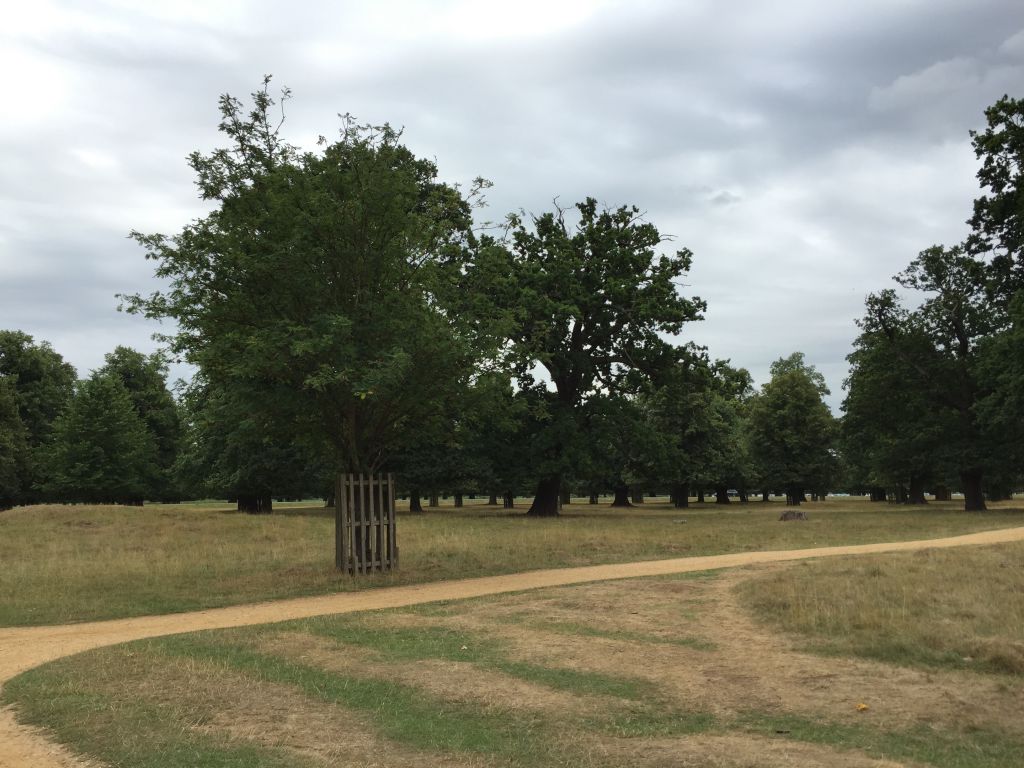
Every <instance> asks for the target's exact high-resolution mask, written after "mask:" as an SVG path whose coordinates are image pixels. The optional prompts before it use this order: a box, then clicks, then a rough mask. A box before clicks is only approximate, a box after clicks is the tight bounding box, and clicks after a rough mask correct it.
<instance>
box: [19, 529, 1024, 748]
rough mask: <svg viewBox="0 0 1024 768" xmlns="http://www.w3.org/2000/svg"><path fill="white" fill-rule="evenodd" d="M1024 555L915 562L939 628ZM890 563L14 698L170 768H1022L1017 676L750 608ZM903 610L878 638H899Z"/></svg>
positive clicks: (88, 669) (192, 638) (54, 683)
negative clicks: (825, 632)
mask: <svg viewBox="0 0 1024 768" xmlns="http://www.w3.org/2000/svg"><path fill="white" fill-rule="evenodd" d="M1022 555H1024V546H1021V545H1017V546H1016V547H993V548H985V549H982V548H964V549H957V550H950V551H948V552H942V553H939V552H933V553H930V554H929V555H928V556H921V557H917V558H916V559H915V557H914V556H913V555H910V556H906V557H905V558H903V559H905V560H907V561H908V562H907V563H904V566H903V571H907V570H909V569H910V568H911V566H913V567H915V568H918V567H919V571H916V573H918V575H919V577H920V578H921V579H922V580H930V582H931V583H930V587H931V589H930V593H931V594H932V595H933V596H934V599H932V600H931V601H929V602H928V603H927V604H926V605H925V606H923V607H922V608H921V609H920V611H919V617H920V619H921V620H923V621H925V622H939V623H943V621H944V619H945V618H947V617H950V616H956V615H958V613H959V612H961V611H962V610H963V608H964V606H965V605H967V604H968V603H969V602H970V601H969V600H967V601H965V600H964V599H963V597H962V596H961V595H960V594H959V593H960V587H959V586H958V585H959V584H960V582H962V581H964V580H965V574H968V573H975V574H981V573H983V572H985V571H987V570H990V569H992V568H999V567H1000V566H999V564H1000V563H1003V562H1006V563H1012V564H1015V565H1008V566H1007V567H1005V568H1002V569H1001V570H1004V571H1009V570H1012V568H1015V567H1018V566H1019V565H1020V563H1021V557H1022ZM889 559H900V558H888V557H886V558H865V559H864V560H859V559H850V560H847V561H843V562H836V563H831V562H829V563H815V564H812V565H811V566H808V567H804V566H802V565H800V564H789V565H784V566H783V565H780V566H761V567H758V568H754V569H744V570H734V571H728V572H722V573H719V574H715V575H711V576H708V575H702V576H701V577H699V578H695V577H692V576H691V577H688V578H659V579H647V580H632V581H615V582H603V583H594V584H587V585H580V586H574V587H563V588H557V589H545V590H540V591H536V592H529V593H520V594H512V595H505V596H502V597H497V598H479V599H474V600H469V601H463V602H453V603H445V604H439V605H433V606H422V607H418V608H409V609H403V610H394V611H385V612H377V613H371V614H365V615H344V616H337V617H319V618H315V619H306V620H301V621H294V622H288V623H286V624H276V625H268V626H263V627H251V628H242V629H233V630H225V631H218V632H204V633H198V634H194V635H187V636H180V637H176V638H164V639H156V640H149V641H141V642H137V643H132V644H129V645H125V646H119V647H115V648H108V649H102V650H98V651H91V652H88V653H86V654H81V655H79V656H77V657H72V658H68V659H63V660H61V661H59V662H55V663H53V664H50V665H46V666H44V667H42V668H39V669H37V670H33V671H31V672H29V673H26V674H25V675H23V676H21V677H20V678H18V679H16V680H14V681H12V682H11V683H10V684H9V686H8V688H7V689H5V691H4V695H5V696H6V697H8V698H9V699H10V700H13V701H14V702H15V703H16V704H17V706H18V707H19V712H20V713H21V714H22V716H23V717H25V718H26V719H29V720H30V721H31V722H34V723H36V724H38V725H42V726H45V727H48V728H51V729H53V731H54V732H55V733H57V734H58V736H59V737H60V738H61V739H62V740H63V741H65V742H67V743H70V744H71V745H72V746H74V747H75V748H77V749H79V750H82V751H83V752H85V753H86V754H89V755H92V756H94V757H98V758H101V759H106V760H108V761H110V762H113V763H115V764H120V763H118V761H121V762H123V763H126V764H132V765H146V766H152V767H153V768H158V767H162V766H165V765H166V766H168V768H169V766H171V765H175V764H176V763H174V762H172V761H170V760H169V759H168V760H165V759H164V757H163V755H164V754H169V755H172V756H175V759H177V758H180V756H181V755H183V754H194V755H197V756H200V757H196V758H194V759H193V760H192V761H191V762H188V763H187V764H189V765H195V766H197V768H199V767H200V766H204V767H206V768H209V767H210V766H221V765H224V766H227V765H240V764H246V765H266V766H276V765H295V766H307V765H308V766H327V765H331V766H341V767H344V766H365V765H379V766H403V765H413V766H416V765H451V766H481V768H483V767H484V766H531V767H533V766H538V767H540V768H544V767H546V766H550V767H551V768H554V767H555V766H566V765H572V766H580V767H582V768H588V767H589V768H617V767H619V766H622V767H624V766H636V765H639V766H650V767H651V768H654V766H666V765H672V766H694V767H696V766H720V767H722V768H740V767H741V766H754V765H756V766H774V767H776V768H784V767H785V766H821V768H825V766H830V767H831V766H836V767H838V768H860V767H861V766H870V767H872V768H883V767H885V768H892V767H893V766H897V765H906V764H913V765H933V766H938V767H940V768H1017V766H1018V765H1019V755H1020V754H1021V753H1022V751H1024V723H1022V722H1021V720H1020V717H1019V714H1020V712H1021V711H1024V684H1022V683H1021V681H1019V680H1017V679H1016V678H1014V677H1007V676H1005V675H986V674H978V673H977V672H975V671H964V670H951V669H945V668H930V669H927V670H921V669H917V668H913V667H909V668H906V667H897V666H893V665H892V664H889V663H882V662H879V661H876V660H864V659H857V658H844V657H839V656H821V655H815V654H808V653H805V652H802V651H800V650H794V648H793V644H792V642H791V641H790V639H789V636H787V635H782V634H779V633H778V632H777V630H775V629H774V628H773V626H771V625H768V624H765V623H763V622H760V621H758V620H756V619H754V618H753V617H751V616H750V615H748V614H747V612H746V611H745V610H744V609H743V608H742V603H741V599H740V595H741V592H744V590H745V589H746V588H745V587H744V583H745V582H748V581H749V582H750V583H751V584H752V585H753V586H751V587H750V589H751V590H753V591H754V592H758V593H759V592H760V591H761V590H762V589H763V588H764V587H765V585H770V584H773V583H774V582H776V581H778V582H779V583H800V582H807V581H811V580H814V579H812V576H813V575H814V573H815V570H814V569H817V568H819V567H821V566H826V565H827V566H829V567H832V566H835V567H836V568H839V569H842V568H847V569H849V568H855V567H859V566H860V564H861V563H864V564H866V567H868V568H873V567H874V566H875V564H876V561H879V560H883V561H884V560H889ZM901 572H902V571H901ZM873 578H878V577H873ZM904 580H906V579H905V578H904ZM973 581H976V582H977V581H981V579H980V578H979V577H978V576H975V578H974V579H973ZM827 582H828V579H827V578H824V577H822V579H821V580H820V583H827ZM988 584H989V590H990V591H991V592H992V593H994V595H993V597H992V598H991V602H992V603H993V604H998V603H999V602H1002V603H1004V604H1006V603H1009V602H1012V601H1014V600H1016V601H1017V602H1019V595H1020V594H1021V591H1020V587H1021V585H1020V584H1019V582H1018V581H1016V580H1015V579H1013V578H1006V579H1002V578H999V579H990V580H989V581H988ZM869 602H871V601H869ZM894 615H895V614H888V616H889V618H885V619H884V620H882V622H881V624H879V631H881V632H883V633H884V632H889V631H891V629H892V628H891V626H890V624H891V621H892V616H894ZM975 618H977V615H975ZM997 625H998V622H996V623H994V624H990V623H988V622H987V620H986V621H982V622H979V623H971V622H970V621H968V622H966V623H965V624H964V626H963V627H961V630H960V631H961V634H963V635H964V636H968V635H972V634H973V635H974V636H976V637H978V638H985V637H990V636H991V635H989V634H988V631H989V629H990V628H992V627H993V626H995V627H996V628H997V629H998V626H997ZM843 626H846V625H843ZM673 638H690V639H692V640H694V641H696V642H692V643H682V644H680V643H674V642H672V640H673ZM861 703H866V704H867V705H868V706H867V708H866V709H860V708H859V707H858V704H861ZM190 750H191V751H190ZM231 760H235V761H236V762H231ZM161 761H163V762H161ZM177 764H186V763H177Z"/></svg>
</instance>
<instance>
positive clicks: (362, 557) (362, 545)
mask: <svg viewBox="0 0 1024 768" xmlns="http://www.w3.org/2000/svg"><path fill="white" fill-rule="evenodd" d="M364 491H365V484H364V482H363V473H362V472H360V473H359V488H358V493H359V572H360V573H362V574H363V575H366V494H365V493H364Z"/></svg>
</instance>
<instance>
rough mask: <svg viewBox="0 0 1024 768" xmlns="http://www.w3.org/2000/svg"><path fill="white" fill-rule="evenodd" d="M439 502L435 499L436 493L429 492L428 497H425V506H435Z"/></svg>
mask: <svg viewBox="0 0 1024 768" xmlns="http://www.w3.org/2000/svg"><path fill="white" fill-rule="evenodd" d="M439 504H440V502H439V501H438V499H437V494H436V493H432V494H430V497H429V498H428V499H427V506H428V507H436V506H438V505H439Z"/></svg>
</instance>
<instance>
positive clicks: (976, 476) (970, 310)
mask: <svg viewBox="0 0 1024 768" xmlns="http://www.w3.org/2000/svg"><path fill="white" fill-rule="evenodd" d="M985 273H986V265H985V263H984V262H983V261H981V259H979V258H977V257H975V256H972V255H970V254H969V253H967V251H966V249H965V248H963V247H961V246H955V247H953V248H944V247H942V246H935V247H932V248H929V249H927V250H925V251H922V252H921V254H920V255H919V256H918V257H917V258H916V259H915V260H914V261H912V262H911V264H910V266H909V267H908V268H907V269H906V270H905V271H904V272H902V273H900V274H899V275H897V276H896V280H897V282H898V283H899V284H900V285H902V286H903V287H905V288H908V289H911V290H915V291H919V292H921V293H923V294H924V300H923V301H922V303H921V305H920V306H919V307H918V308H917V309H915V310H908V309H905V308H904V307H903V306H902V305H901V304H900V303H899V300H898V299H897V297H896V294H895V292H894V291H892V290H887V291H882V292H881V293H879V294H877V295H873V296H870V297H868V301H867V313H866V315H865V318H864V321H863V322H862V328H863V329H864V330H865V331H866V332H868V333H877V334H880V335H881V336H883V337H884V338H885V339H886V340H887V341H888V344H889V349H890V350H891V351H892V353H893V354H895V355H897V356H899V357H900V359H901V361H902V362H903V363H904V365H905V368H906V370H907V379H906V384H905V385H904V386H907V387H912V388H916V389H917V391H918V392H919V393H920V395H921V396H922V397H924V398H926V400H927V402H928V405H929V408H930V410H931V413H932V419H933V423H934V424H936V425H938V426H939V428H940V429H941V430H942V437H941V440H942V442H943V444H945V445H947V446H949V448H950V449H951V450H952V451H954V452H955V461H956V471H957V473H958V474H959V477H960V484H961V489H962V490H963V493H964V508H965V509H966V510H967V511H974V510H983V509H985V497H984V492H983V479H984V476H985V473H986V472H987V471H988V472H991V471H992V470H993V469H995V468H996V467H997V466H998V465H999V463H1000V457H999V456H998V455H996V454H995V453H994V451H993V448H994V447H995V446H996V445H998V444H999V441H998V440H997V439H995V438H996V437H997V436H996V435H994V434H993V433H992V432H991V430H989V429H988V425H986V424H985V422H983V421H982V420H980V419H979V417H978V411H977V407H976V406H977V405H978V403H979V402H980V401H981V400H983V399H984V398H985V397H986V396H987V395H988V393H989V392H990V390H991V382H989V381H986V380H985V379H984V378H983V377H982V376H980V375H979V373H980V371H979V356H978V351H979V345H980V344H981V343H982V342H983V341H984V339H986V338H988V337H989V336H990V335H991V334H993V333H994V332H995V331H996V327H997V324H998V323H1000V321H999V319H998V318H997V317H996V314H995V313H994V312H992V308H991V302H990V301H989V299H988V296H987V291H986V281H985ZM913 337H918V338H919V339H923V340H925V343H924V344H921V343H916V344H910V343H908V341H907V340H908V339H911V338H913Z"/></svg>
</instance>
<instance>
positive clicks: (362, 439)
mask: <svg viewBox="0 0 1024 768" xmlns="http://www.w3.org/2000/svg"><path fill="white" fill-rule="evenodd" d="M267 89H268V81H265V83H264V88H263V90H261V91H258V92H257V93H255V94H253V105H252V107H251V109H250V110H249V111H248V112H246V111H245V108H244V107H243V105H242V104H241V102H239V101H238V100H236V99H234V98H232V97H229V96H225V97H224V98H222V100H221V105H220V107H221V117H222V120H221V124H220V129H221V131H222V132H223V133H224V134H225V135H226V136H227V137H228V139H230V141H231V144H230V146H229V147H227V148H224V149H220V150H217V151H215V152H213V153H211V154H209V155H202V154H200V153H194V154H193V155H192V156H191V158H190V164H191V166H192V168H193V170H194V171H195V173H196V176H197V183H198V186H199V188H200V190H201V193H202V196H203V197H204V198H205V199H207V200H210V201H212V202H213V203H214V204H215V206H216V207H215V209H214V210H213V211H212V212H211V213H210V214H208V215H207V216H205V217H203V218H201V219H199V220H197V221H195V222H193V223H192V224H190V225H188V226H186V227H185V228H184V229H183V230H182V231H181V232H180V233H179V234H178V235H175V236H173V237H165V236H164V235H160V234H153V235H143V234H139V233H136V234H135V237H136V239H137V240H138V241H139V242H140V243H141V244H142V245H143V247H144V248H145V249H146V251H147V255H148V256H149V258H152V259H154V260H155V261H156V262H157V268H156V274H157V275H158V276H159V277H161V278H164V279H166V280H167V281H169V285H170V287H169V289H168V290H166V291H161V292H158V293H155V294H153V295H152V296H149V297H145V298H144V297H141V296H133V297H128V299H127V306H128V308H129V309H130V310H131V311H135V312H142V313H145V314H146V315H148V316H151V317H158V318H159V317H167V318H172V319H173V320H175V321H176V323H177V326H178V331H177V332H176V334H174V335H173V336H172V337H171V338H170V339H169V342H170V346H171V349H172V350H173V351H174V352H176V353H177V354H180V355H182V356H183V357H184V358H185V359H186V360H188V361H189V362H192V363H194V364H195V365H197V366H199V367H200V369H201V370H202V371H203V372H204V375H205V376H206V377H207V379H208V380H209V381H210V382H211V383H213V384H214V385H216V386H224V387H227V388H231V387H232V386H233V383H234V382H241V381H245V382H258V384H259V386H258V388H253V387H250V388H248V389H249V391H250V392H251V393H253V397H254V399H253V400H252V401H251V402H249V403H248V407H249V408H250V409H251V410H254V411H258V410H262V409H278V408H284V409H286V410H288V411H289V412H291V413H292V414H294V415H295V428H296V429H297V430H305V431H311V432H313V433H315V434H316V436H317V437H319V438H322V440H323V441H324V444H325V445H327V446H329V447H330V449H331V451H332V454H333V460H334V463H335V466H336V467H337V468H338V469H342V470H346V471H357V472H358V471H374V470H377V469H379V468H380V467H381V466H382V465H383V464H384V462H385V461H386V459H387V458H388V456H389V453H390V451H391V450H393V447H394V445H395V444H396V442H397V440H398V437H399V435H400V434H401V433H402V431H403V430H405V429H408V428H410V427H411V426H412V425H415V424H416V423H417V422H418V421H419V420H421V419H423V418H425V417H426V416H427V415H429V414H430V413H431V412H432V410H433V409H435V408H436V407H437V402H438V399H439V398H440V396H441V394H442V393H443V392H444V391H446V389H447V388H448V387H450V386H451V381H452V379H453V378H456V377H458V376H461V375H464V374H465V370H466V366H467V362H468V358H469V350H468V349H467V348H466V345H465V344H463V342H462V340H461V339H460V337H459V335H458V334H457V333H456V331H455V323H454V322H453V321H452V320H451V319H450V318H449V316H448V315H447V314H446V313H445V312H443V311H442V309H441V307H439V306H438V303H437V300H436V298H437V295H438V292H439V290H440V287H441V286H442V285H443V283H444V281H445V279H446V278H445V276H444V275H443V273H444V272H445V271H446V270H451V269H458V267H459V264H460V260H461V258H462V254H463V252H464V250H465V249H466V247H467V245H468V244H469V242H470V241H471V238H472V232H471V229H470V224H471V215H470V205H469V203H468V202H467V200H466V199H465V198H464V196H463V195H462V194H461V192H460V191H459V190H458V189H456V188H455V187H452V186H450V185H447V184H444V183H441V182H439V181H437V179H436V177H437V168H436V167H435V165H434V163H433V162H431V161H428V160H424V159H420V158H417V157H415V156H414V155H413V154H412V153H411V152H410V151H409V150H408V149H406V148H405V147H404V146H403V145H402V144H401V142H400V138H401V137H400V134H399V132H397V131H395V130H393V129H392V128H390V127H388V126H381V127H371V126H359V125H356V124H354V123H353V122H352V121H351V120H349V119H345V121H344V123H343V126H342V131H341V134H340V138H339V139H338V140H337V141H334V142H331V143H327V142H326V141H323V142H322V146H321V148H320V150H319V151H316V152H308V151H300V150H298V149H297V148H295V147H292V146H290V145H288V144H286V143H285V142H283V141H282V140H281V139H280V137H279V134H278V130H279V128H280V123H279V122H277V123H275V121H274V118H273V117H272V108H273V107H274V103H275V102H274V99H273V98H271V96H270V95H269V93H268V90H267ZM284 97H287V92H285V93H284ZM428 372H429V375H426V374H427V373H428Z"/></svg>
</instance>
